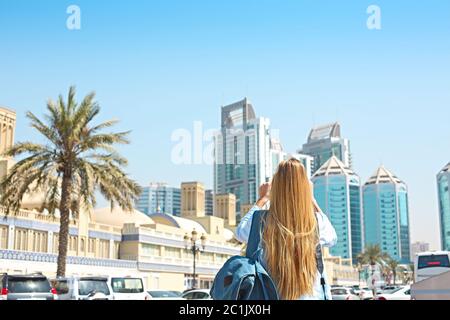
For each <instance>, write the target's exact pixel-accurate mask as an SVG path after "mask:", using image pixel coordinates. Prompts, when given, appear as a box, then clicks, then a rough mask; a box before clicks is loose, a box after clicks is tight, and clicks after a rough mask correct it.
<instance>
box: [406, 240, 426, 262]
mask: <svg viewBox="0 0 450 320" xmlns="http://www.w3.org/2000/svg"><path fill="white" fill-rule="evenodd" d="M429 251H430V244H429V243H428V242H420V241H418V242H414V243H412V244H411V257H410V258H411V261H414V258H415V257H416V254H418V253H421V252H429Z"/></svg>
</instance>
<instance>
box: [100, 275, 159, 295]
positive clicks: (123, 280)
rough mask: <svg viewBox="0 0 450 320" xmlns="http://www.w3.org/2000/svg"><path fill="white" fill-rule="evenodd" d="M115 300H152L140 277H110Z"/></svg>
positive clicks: (109, 280)
mask: <svg viewBox="0 0 450 320" xmlns="http://www.w3.org/2000/svg"><path fill="white" fill-rule="evenodd" d="M108 282H109V284H110V286H111V288H112V294H113V300H150V299H151V297H150V295H149V294H148V292H147V290H145V286H144V281H143V280H142V278H140V277H128V276H127V277H109V279H108Z"/></svg>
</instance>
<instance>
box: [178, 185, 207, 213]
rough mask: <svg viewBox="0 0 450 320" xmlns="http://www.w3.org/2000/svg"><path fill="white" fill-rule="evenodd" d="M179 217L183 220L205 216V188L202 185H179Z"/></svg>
mask: <svg viewBox="0 0 450 320" xmlns="http://www.w3.org/2000/svg"><path fill="white" fill-rule="evenodd" d="M181 216H182V217H184V218H192V217H197V218H198V217H204V216H205V186H204V185H203V184H202V183H200V182H183V183H182V184H181Z"/></svg>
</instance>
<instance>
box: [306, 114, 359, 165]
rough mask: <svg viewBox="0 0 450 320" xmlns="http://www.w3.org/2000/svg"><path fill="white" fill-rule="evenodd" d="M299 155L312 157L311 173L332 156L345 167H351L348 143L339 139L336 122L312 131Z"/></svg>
mask: <svg viewBox="0 0 450 320" xmlns="http://www.w3.org/2000/svg"><path fill="white" fill-rule="evenodd" d="M299 153H303V154H307V155H310V156H312V157H313V162H314V163H313V168H312V171H313V173H314V172H316V171H317V170H319V168H320V167H321V166H322V165H323V164H324V163H325V162H327V161H328V159H330V158H331V157H332V156H333V155H334V156H336V157H337V158H338V159H339V160H340V161H341V162H343V163H344V165H345V166H346V167H349V168H351V167H352V159H351V153H350V142H349V140H348V139H345V138H342V137H341V126H340V124H339V123H337V122H336V123H332V124H327V125H324V126H320V127H316V128H314V129H312V130H311V132H310V134H309V136H308V142H307V143H305V144H304V145H303V148H302V150H301V151H299Z"/></svg>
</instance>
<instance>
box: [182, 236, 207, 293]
mask: <svg viewBox="0 0 450 320" xmlns="http://www.w3.org/2000/svg"><path fill="white" fill-rule="evenodd" d="M198 240H199V239H198V233H197V231H195V229H194V230H192V232H191V236H189V234H187V233H186V235H185V236H184V247H185V249H186V250H188V251H191V252H192V255H193V258H194V264H193V266H194V274H193V276H192V278H193V281H192V289H195V285H196V277H197V274H196V272H195V271H196V270H195V268H196V263H195V262H196V257H197V253H200V252H203V251H205V246H206V236H205V235H204V234H202V236H201V237H200V244H199V243H198Z"/></svg>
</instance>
